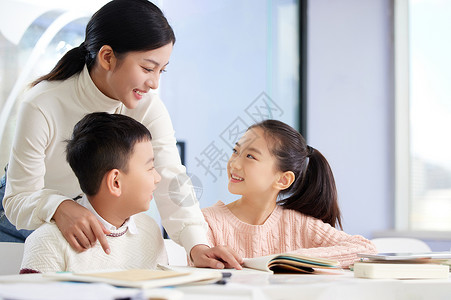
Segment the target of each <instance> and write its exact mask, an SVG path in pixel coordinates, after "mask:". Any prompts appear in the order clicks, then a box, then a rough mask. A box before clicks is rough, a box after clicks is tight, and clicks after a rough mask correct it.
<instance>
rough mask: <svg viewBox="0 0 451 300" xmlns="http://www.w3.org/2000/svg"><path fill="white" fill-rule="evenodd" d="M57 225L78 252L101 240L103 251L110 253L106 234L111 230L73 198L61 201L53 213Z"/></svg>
mask: <svg viewBox="0 0 451 300" xmlns="http://www.w3.org/2000/svg"><path fill="white" fill-rule="evenodd" d="M53 219H54V220H55V223H56V225H57V226H58V228H59V229H60V231H61V233H62V234H63V236H64V238H65V239H66V240H67V242H68V243H69V245H70V246H71V247H72V248H73V249H74V250H75V251H78V252H82V251H85V250H87V249H89V248H91V247H92V246H94V245H95V243H96V241H97V240H99V242H100V245H102V248H103V251H105V253H106V254H110V252H111V250H110V247H109V245H108V242H107V239H106V237H105V234H109V233H110V232H109V231H108V230H106V229H105V227H104V226H103V225H102V224H101V223H100V222H99V221H98V220H97V218H96V217H95V216H94V215H93V214H92V213H91V212H90V211H89V210H88V209H86V208H85V207H83V206H81V205H80V204H78V203H77V202H75V201H73V200H70V199H68V200H66V201H63V202H61V204H60V205H59V206H58V208H57V209H56V211H55V214H54V215H53Z"/></svg>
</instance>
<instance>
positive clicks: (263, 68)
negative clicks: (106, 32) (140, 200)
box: [0, 0, 451, 251]
mask: <svg viewBox="0 0 451 300" xmlns="http://www.w3.org/2000/svg"><path fill="white" fill-rule="evenodd" d="M106 2H108V1H104V0H103V1H101V0H90V1H86V0H77V1H68V0H59V1H51V0H41V1H38V2H36V1H31V0H0V140H1V145H0V166H1V167H2V168H3V166H4V165H5V164H6V163H7V161H8V158H9V151H10V148H11V143H12V139H13V135H14V128H15V121H16V112H17V108H18V105H19V104H20V101H21V96H22V94H23V92H24V91H25V90H26V88H27V85H28V84H29V83H30V82H31V81H32V80H33V79H35V78H36V77H38V76H39V75H42V74H44V73H47V72H49V71H50V69H51V68H52V67H53V66H54V65H55V63H56V62H57V61H58V60H59V58H60V57H61V56H62V55H63V54H64V53H65V52H66V51H68V50H69V49H71V48H73V47H75V46H78V45H79V44H80V43H81V42H82V41H83V40H84V29H85V26H86V24H87V22H88V20H89V17H90V16H91V15H92V14H93V13H94V12H95V11H96V10H98V9H99V8H100V7H101V6H102V5H103V4H105V3H106ZM152 2H153V3H155V4H156V5H157V6H159V7H160V8H161V9H162V10H163V12H164V13H165V15H166V17H167V18H168V20H169V23H170V24H171V25H172V27H173V29H174V31H175V34H176V38H177V42H176V44H175V47H174V51H173V54H172V56H171V60H170V64H169V66H168V68H167V70H168V72H167V73H165V74H164V75H163V76H162V78H161V84H160V87H159V93H160V95H161V98H162V100H163V102H164V103H165V104H166V106H167V108H168V110H169V113H170V115H171V117H172V121H173V124H174V128H175V131H176V138H177V140H178V141H179V146H180V151H181V156H182V159H183V161H184V164H185V165H186V167H187V170H188V173H189V175H190V177H191V179H192V181H193V184H194V185H195V189H196V193H197V196H198V199H199V202H200V206H201V207H206V206H210V205H213V204H214V203H216V202H217V201H218V200H222V201H224V202H225V203H228V202H231V201H233V200H235V199H236V196H234V195H231V194H229V193H228V191H227V175H226V173H225V167H226V162H227V160H228V158H229V156H230V154H231V150H232V147H233V144H234V143H235V141H236V140H237V139H238V138H239V137H240V135H241V134H242V133H243V132H244V131H245V130H246V129H247V127H248V126H249V125H251V124H253V123H255V122H257V121H260V120H262V119H267V118H274V119H279V120H282V121H284V122H286V123H288V124H290V125H292V126H293V127H295V128H297V129H298V130H299V131H300V132H301V133H302V134H303V135H304V136H305V137H306V139H307V142H308V143H309V144H310V145H312V146H313V147H315V148H317V149H319V150H320V151H321V152H322V153H323V154H324V155H325V157H326V158H327V159H328V161H329V163H330V164H331V167H332V170H333V172H334V175H335V179H336V183H337V188H338V195H339V201H340V206H341V209H342V212H343V219H344V230H345V231H346V232H348V233H351V234H361V235H364V236H365V237H367V238H374V237H382V236H409V237H416V238H420V239H422V240H424V241H426V242H427V243H428V244H429V245H430V246H431V248H432V250H436V251H439V250H449V249H450V247H451V139H450V138H449V131H450V129H451V85H450V84H449V82H451V58H450V56H449V53H451V42H450V38H449V37H448V36H449V33H448V29H449V28H451V19H450V18H449V16H450V15H451V3H450V1H445V0H364V1H362V0H340V1H331V0H298V1H294V0H292V1H291V0H274V1H270V0H267V1H261V0H245V1H238V0H227V1H226V0H216V1H206V0H190V1H181V0H171V1H164V0H160V1H152ZM149 214H151V215H152V216H153V217H155V218H156V219H157V220H158V219H159V217H158V214H157V213H156V208H155V207H154V206H153V207H152V208H151V210H150V211H149Z"/></svg>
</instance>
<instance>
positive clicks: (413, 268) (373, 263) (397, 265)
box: [353, 252, 451, 279]
mask: <svg viewBox="0 0 451 300" xmlns="http://www.w3.org/2000/svg"><path fill="white" fill-rule="evenodd" d="M358 256H359V257H360V261H359V262H356V263H354V267H353V269H354V277H360V278H379V279H383V278H393V279H447V278H449V271H450V265H451V252H427V253H379V254H358Z"/></svg>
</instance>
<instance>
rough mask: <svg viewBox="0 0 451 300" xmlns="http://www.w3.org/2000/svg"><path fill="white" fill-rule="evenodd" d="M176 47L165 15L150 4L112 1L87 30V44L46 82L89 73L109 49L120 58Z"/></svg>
mask: <svg viewBox="0 0 451 300" xmlns="http://www.w3.org/2000/svg"><path fill="white" fill-rule="evenodd" d="M169 43H172V44H174V43H175V35H174V31H173V30H172V28H171V26H170V25H169V23H168V21H167V19H166V17H165V16H164V15H163V12H162V11H161V10H160V9H159V8H158V7H157V6H155V5H154V4H152V3H151V2H150V1H148V0H113V1H111V2H108V3H107V4H105V5H104V6H103V7H102V8H100V9H99V10H98V11H97V12H96V13H95V14H94V15H93V16H92V17H91V19H90V20H89V22H88V25H87V26H86V33H85V40H84V42H83V43H81V45H80V46H78V47H75V48H73V49H72V50H70V51H68V52H67V53H66V54H65V55H64V56H63V57H62V58H61V59H60V60H59V61H58V63H57V64H56V66H55V67H54V68H53V69H52V71H50V73H48V74H46V75H44V76H42V77H40V78H38V79H37V80H36V81H34V82H33V83H32V84H31V85H32V86H35V85H36V84H38V83H39V82H41V81H43V80H48V81H53V80H65V79H67V78H69V77H71V76H72V75H74V74H78V73H80V72H81V71H82V70H83V67H84V66H85V64H86V66H87V67H88V69H89V70H90V69H91V67H92V66H93V65H94V62H95V60H96V56H97V53H98V52H99V50H100V48H101V47H102V46H104V45H109V46H110V47H111V48H112V49H113V51H114V54H115V55H116V56H117V57H120V56H121V55H123V54H125V53H127V52H130V51H149V50H154V49H158V48H160V47H163V46H165V45H167V44H169Z"/></svg>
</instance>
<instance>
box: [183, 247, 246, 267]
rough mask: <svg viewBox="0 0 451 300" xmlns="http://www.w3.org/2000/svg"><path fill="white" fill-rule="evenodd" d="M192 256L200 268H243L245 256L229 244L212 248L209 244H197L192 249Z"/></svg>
mask: <svg viewBox="0 0 451 300" xmlns="http://www.w3.org/2000/svg"><path fill="white" fill-rule="evenodd" d="M190 256H191V260H192V261H193V263H194V265H195V266H196V267H199V268H204V267H208V268H213V269H224V268H235V269H237V270H241V269H242V267H241V265H242V264H243V258H241V257H240V256H239V255H238V254H237V253H236V252H235V251H233V250H232V249H231V248H229V247H228V246H216V247H213V248H210V247H208V246H207V245H196V246H194V247H193V248H192V249H191V253H190Z"/></svg>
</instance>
